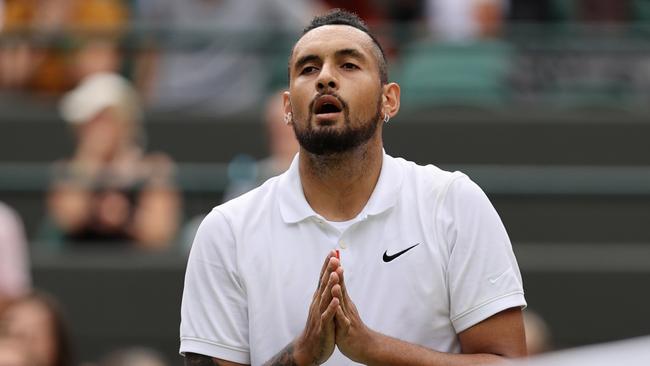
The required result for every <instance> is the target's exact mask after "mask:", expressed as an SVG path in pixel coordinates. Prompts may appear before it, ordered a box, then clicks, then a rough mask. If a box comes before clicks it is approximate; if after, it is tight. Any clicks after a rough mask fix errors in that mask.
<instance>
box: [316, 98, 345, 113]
mask: <svg viewBox="0 0 650 366" xmlns="http://www.w3.org/2000/svg"><path fill="white" fill-rule="evenodd" d="M342 110H343V106H342V105H341V102H340V101H339V100H338V98H336V97H334V96H332V95H323V96H321V97H319V98H318V99H316V103H315V104H314V113H315V114H316V115H318V116H320V115H323V116H324V115H327V114H336V113H339V112H341V111H342Z"/></svg>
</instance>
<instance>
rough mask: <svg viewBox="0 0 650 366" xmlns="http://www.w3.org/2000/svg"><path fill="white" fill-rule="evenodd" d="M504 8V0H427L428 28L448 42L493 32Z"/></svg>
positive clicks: (490, 35)
mask: <svg viewBox="0 0 650 366" xmlns="http://www.w3.org/2000/svg"><path fill="white" fill-rule="evenodd" d="M506 10H507V2H506V0H427V19H428V23H429V28H430V29H431V31H432V32H433V35H434V36H435V37H436V38H437V39H439V40H441V41H448V42H466V41H472V40H474V39H481V38H493V37H495V36H497V35H498V34H499V32H500V30H501V26H502V24H503V19H504V16H505V14H506Z"/></svg>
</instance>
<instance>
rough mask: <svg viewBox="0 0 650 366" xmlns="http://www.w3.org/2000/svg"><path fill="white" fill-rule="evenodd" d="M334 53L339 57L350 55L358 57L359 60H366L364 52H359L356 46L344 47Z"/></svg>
mask: <svg viewBox="0 0 650 366" xmlns="http://www.w3.org/2000/svg"><path fill="white" fill-rule="evenodd" d="M334 54H335V55H336V56H337V57H341V56H349V57H352V58H356V59H358V60H363V61H365V60H366V56H364V54H363V53H361V52H359V50H356V49H354V48H344V49H342V50H338V51H336V53H334Z"/></svg>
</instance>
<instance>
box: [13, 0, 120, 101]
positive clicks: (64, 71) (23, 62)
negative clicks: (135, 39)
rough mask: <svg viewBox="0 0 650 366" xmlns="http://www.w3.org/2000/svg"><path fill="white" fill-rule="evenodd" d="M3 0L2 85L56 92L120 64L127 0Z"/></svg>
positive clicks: (39, 91)
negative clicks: (121, 38) (119, 44)
mask: <svg viewBox="0 0 650 366" xmlns="http://www.w3.org/2000/svg"><path fill="white" fill-rule="evenodd" d="M0 1H3V2H2V5H3V10H4V11H3V12H2V14H0V17H1V18H2V19H0V31H1V32H2V33H4V36H5V39H4V41H5V42H4V43H3V45H2V47H1V48H0V86H2V87H4V88H8V89H27V90H29V91H34V92H38V93H44V94H54V95H57V94H60V93H61V92H63V91H65V90H67V89H69V88H70V87H71V86H72V85H74V84H75V83H76V82H77V81H78V80H81V79H82V78H84V77H86V76H88V75H90V74H92V73H95V72H105V71H116V70H117V69H118V68H119V67H120V55H119V51H118V47H117V43H118V37H119V35H120V32H122V31H123V28H124V26H125V25H126V21H127V20H128V8H127V6H126V5H125V3H124V1H122V0H0ZM7 35H10V36H11V37H10V38H9V37H7Z"/></svg>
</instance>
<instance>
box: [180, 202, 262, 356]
mask: <svg viewBox="0 0 650 366" xmlns="http://www.w3.org/2000/svg"><path fill="white" fill-rule="evenodd" d="M180 339H181V346H180V353H181V354H183V355H184V354H185V353H186V352H191V353H197V354H201V355H205V356H211V357H216V358H220V359H223V360H227V361H232V362H238V363H242V364H249V363H250V350H249V340H248V307H247V301H246V292H245V288H244V286H243V284H242V281H241V278H240V277H239V273H238V266H237V252H236V243H235V238H234V236H233V233H232V230H231V228H230V225H229V223H228V221H227V219H226V217H225V216H224V215H223V214H222V213H221V212H220V211H219V209H218V208H216V209H214V210H213V211H212V212H211V213H210V214H208V216H206V218H205V219H204V220H203V222H202V223H201V225H200V226H199V229H198V231H197V233H196V237H195V239H194V243H193V244H192V249H191V251H190V257H189V260H188V263H187V271H186V273H185V287H184V289H183V301H182V304H181V326H180Z"/></svg>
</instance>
